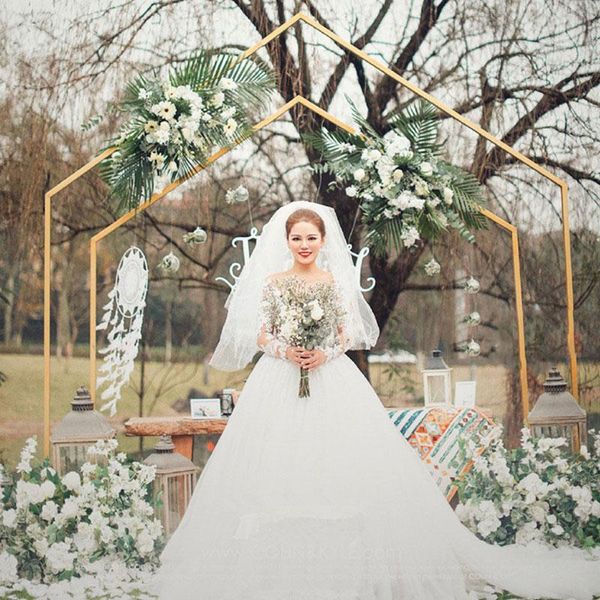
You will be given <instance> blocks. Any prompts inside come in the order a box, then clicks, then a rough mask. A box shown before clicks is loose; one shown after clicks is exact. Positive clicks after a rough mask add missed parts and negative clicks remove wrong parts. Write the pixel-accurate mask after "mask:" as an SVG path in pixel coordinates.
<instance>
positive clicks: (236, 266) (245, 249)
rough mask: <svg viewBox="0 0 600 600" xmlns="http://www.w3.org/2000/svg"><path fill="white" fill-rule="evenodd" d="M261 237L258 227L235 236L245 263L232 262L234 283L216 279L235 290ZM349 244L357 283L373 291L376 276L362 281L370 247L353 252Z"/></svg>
mask: <svg viewBox="0 0 600 600" xmlns="http://www.w3.org/2000/svg"><path fill="white" fill-rule="evenodd" d="M259 237H260V236H259V235H258V229H256V227H252V229H250V235H248V236H238V237H235V238H233V240H231V245H232V246H233V247H234V248H236V247H237V245H238V242H241V244H242V254H243V264H240V263H239V262H234V263H231V265H230V266H229V274H230V275H231V277H232V278H233V283H232V282H231V281H229V279H227V278H226V277H215V281H222V282H223V283H225V284H227V285H228V286H229V287H230V288H231V289H232V290H233V288H235V286H236V285H237V282H238V279H239V278H240V273H241V272H242V269H243V268H244V266H245V265H246V263H247V262H248V259H249V258H250V254H251V252H250V242H251V241H252V240H254V241H256V240H258V238H259ZM347 246H348V251H349V252H350V254H351V255H352V256H354V257H356V262H355V265H354V273H355V276H356V283H357V285H358V287H359V288H360V291H361V292H363V293H364V292H369V291H371V290H372V289H373V288H374V287H375V278H374V277H369V278H368V279H367V281H368V282H369V283H368V286H367V287H363V286H362V283H361V271H362V264H363V261H364V259H365V257H366V256H368V254H369V247H368V246H365V247H364V248H361V249H360V250H359V251H358V252H352V244H347ZM353 262H354V261H353Z"/></svg>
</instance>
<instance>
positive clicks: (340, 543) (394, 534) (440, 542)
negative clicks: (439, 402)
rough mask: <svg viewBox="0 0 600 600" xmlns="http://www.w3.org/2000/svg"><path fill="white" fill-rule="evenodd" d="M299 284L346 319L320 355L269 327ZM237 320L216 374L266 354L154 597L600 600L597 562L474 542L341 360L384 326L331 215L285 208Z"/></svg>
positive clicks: (239, 296) (369, 391) (233, 302)
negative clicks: (492, 590)
mask: <svg viewBox="0 0 600 600" xmlns="http://www.w3.org/2000/svg"><path fill="white" fill-rule="evenodd" d="M290 284H293V285H296V286H299V287H300V288H301V289H303V290H304V291H306V292H308V291H311V292H315V293H316V292H317V291H319V290H320V291H321V292H323V291H327V289H329V290H330V291H331V290H332V291H333V295H332V296H331V295H330V297H333V298H335V301H336V302H337V303H338V305H339V306H338V308H340V311H339V314H340V315H343V318H339V319H337V328H336V329H335V331H334V333H335V335H333V336H332V337H330V338H329V339H328V342H327V343H326V344H323V345H322V346H321V347H317V348H316V349H313V350H305V349H304V348H302V347H299V346H293V345H291V344H289V343H288V342H287V341H286V338H285V336H284V335H283V333H282V330H281V329H279V328H277V327H275V326H274V319H273V312H272V310H271V312H269V313H267V310H266V307H267V306H269V307H271V309H272V308H273V306H277V305H276V303H277V302H282V298H283V297H284V296H283V295H282V293H281V290H282V289H283V287H284V286H286V285H290ZM273 303H275V304H273ZM225 306H226V307H227V308H228V315H227V319H226V322H225V325H224V327H223V330H222V333H221V339H220V340H219V344H218V346H217V348H216V349H215V352H214V353H213V357H212V359H211V362H210V364H211V365H212V366H214V367H216V368H219V369H222V370H237V369H241V368H243V367H244V366H245V365H246V364H248V363H249V362H250V360H251V359H252V358H253V356H254V355H255V353H256V352H257V351H258V350H262V351H263V355H262V356H261V357H260V359H259V360H258V362H257V363H256V365H255V366H254V369H253V370H252V372H251V373H250V375H249V377H248V379H247V380H246V382H245V384H244V388H243V390H242V392H241V394H240V396H239V398H238V401H237V404H236V406H235V409H234V411H233V414H232V415H231V416H230V417H229V421H228V424H227V426H226V428H225V430H224V432H223V434H222V435H221V437H220V439H219V442H218V444H217V445H216V447H215V449H214V450H213V453H212V455H211V457H210V459H209V460H208V462H207V463H206V465H205V467H204V470H203V471H202V473H201V476H200V478H199V480H198V482H197V484H196V487H195V489H194V493H193V495H192V498H191V501H190V504H189V506H188V508H187V511H186V513H185V515H184V517H183V519H182V521H181V523H180V524H179V527H178V528H177V530H176V531H175V532H174V534H173V535H172V536H171V538H170V539H169V541H168V543H167V545H166V547H165V548H164V550H163V553H162V555H161V567H160V569H159V570H158V571H157V572H156V573H155V576H154V578H153V580H152V581H151V582H149V583H150V585H149V591H151V592H154V593H156V594H158V595H159V597H160V598H161V599H164V600H167V599H169V600H192V599H194V600H451V599H452V600H458V599H461V600H462V599H467V598H473V597H475V596H473V595H470V594H469V591H468V590H471V589H478V588H481V587H483V586H484V585H485V584H486V583H490V584H494V585H496V586H498V587H499V588H501V589H506V590H508V591H510V592H512V593H513V594H516V595H518V596H521V597H524V598H562V599H565V600H566V599H569V598H574V599H577V600H592V598H593V596H594V594H598V595H600V561H597V560H592V558H591V557H590V555H589V553H588V552H586V551H584V550H582V549H578V548H560V549H547V548H545V547H541V546H536V547H535V548H534V547H524V546H518V545H512V546H503V547H501V546H495V545H491V544H488V543H486V542H484V541H482V540H480V539H479V538H477V537H476V536H475V535H474V534H473V533H472V532H471V531H470V530H469V529H468V528H467V527H466V526H464V525H463V524H462V523H461V522H460V520H459V519H458V517H457V516H456V514H455V513H454V511H453V510H452V508H451V507H450V505H449V504H448V502H447V500H446V498H445V497H444V496H443V494H442V493H441V491H440V490H439V489H438V487H437V485H436V484H435V482H434V480H433V478H432V477H431V476H430V474H429V473H428V471H427V470H426V468H425V466H424V465H423V464H422V463H421V460H420V459H419V457H418V456H417V454H416V452H415V451H414V450H413V449H412V447H411V446H410V444H409V443H408V442H407V441H406V440H405V439H404V438H403V437H402V435H400V434H399V433H398V431H397V430H396V428H395V427H394V426H393V424H392V423H391V421H390V419H389V418H388V415H387V410H386V409H385V407H384V406H383V405H382V403H381V401H380V399H379V398H378V396H377V394H376V393H375V390H374V389H373V388H372V387H371V385H370V383H369V382H368V380H367V379H366V378H365V377H364V375H363V374H362V372H361V371H360V370H359V369H358V367H357V366H356V365H355V364H354V362H353V361H352V360H351V359H350V358H349V357H348V356H347V355H346V354H345V353H344V352H345V351H346V350H348V349H358V348H370V347H371V346H373V345H374V343H375V342H376V340H377V338H378V336H379V328H378V327H377V323H376V321H375V318H374V315H373V313H372V311H371V309H370V307H369V305H368V304H367V302H366V301H365V299H364V298H363V295H362V292H361V290H360V286H359V282H358V275H357V273H356V272H355V268H354V265H353V262H352V258H351V255H350V252H349V250H348V247H347V245H346V240H345V239H344V236H343V233H342V230H341V227H340V225H339V222H338V221H337V218H336V215H335V212H334V211H333V209H331V208H328V207H325V206H322V205H318V204H315V203H311V202H305V201H299V202H292V203H290V204H288V205H286V206H284V207H282V208H280V209H279V210H277V211H276V212H275V214H274V215H273V217H272V218H271V220H270V221H269V223H267V225H265V227H264V229H263V232H262V234H261V236H260V238H259V239H258V241H257V245H256V248H255V250H254V252H253V253H252V255H251V256H250V259H249V260H248V262H247V263H246V265H245V267H244V269H243V271H242V273H241V274H240V277H239V279H238V281H237V283H236V286H235V287H234V289H233V290H232V292H231V293H230V295H229V297H228V298H227V301H226V304H225ZM280 308H281V312H282V314H283V313H284V312H285V308H286V307H285V306H283V305H282V306H281V307H280ZM336 314H337V313H336ZM301 367H304V368H306V369H308V382H309V388H310V394H309V395H308V396H306V397H304V396H301V395H299V383H300V368H301Z"/></svg>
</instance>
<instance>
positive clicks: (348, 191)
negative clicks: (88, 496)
mask: <svg viewBox="0 0 600 600" xmlns="http://www.w3.org/2000/svg"><path fill="white" fill-rule="evenodd" d="M356 194H357V189H356V188H355V187H354V186H353V185H350V186H348V187H347V188H346V195H347V196H350V198H354V197H355V196H356Z"/></svg>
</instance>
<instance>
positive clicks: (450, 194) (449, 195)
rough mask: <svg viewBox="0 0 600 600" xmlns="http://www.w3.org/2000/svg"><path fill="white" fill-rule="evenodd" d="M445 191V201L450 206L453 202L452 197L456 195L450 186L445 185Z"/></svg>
mask: <svg viewBox="0 0 600 600" xmlns="http://www.w3.org/2000/svg"><path fill="white" fill-rule="evenodd" d="M443 193H444V202H445V203H446V204H447V205H448V206H450V205H451V204H452V198H453V197H454V192H453V191H452V190H451V189H450V188H448V187H445V188H444V192H443Z"/></svg>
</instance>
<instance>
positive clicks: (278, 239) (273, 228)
mask: <svg viewBox="0 0 600 600" xmlns="http://www.w3.org/2000/svg"><path fill="white" fill-rule="evenodd" d="M300 208H309V209H311V210H313V211H314V212H316V213H317V214H318V215H319V216H320V217H321V218H322V219H323V222H324V223H325V243H324V244H323V246H322V247H321V250H320V252H319V255H318V256H317V259H316V260H317V265H318V266H319V267H320V268H321V269H324V270H326V271H329V272H330V273H331V274H332V275H333V277H334V279H335V282H336V285H337V286H338V290H339V292H340V295H341V297H342V301H343V304H344V308H345V310H346V334H347V336H348V339H349V341H350V346H349V347H348V349H349V350H361V349H368V348H371V347H372V346H373V345H374V344H375V342H376V341H377V338H378V337H379V326H378V325H377V321H376V319H375V315H374V314H373V311H372V310H371V307H370V306H369V304H368V303H367V301H366V300H365V298H364V297H363V293H362V291H361V290H360V287H359V279H358V277H357V274H356V271H355V266H354V262H353V260H352V255H351V253H350V250H349V248H348V244H347V242H346V239H345V237H344V233H343V231H342V228H341V226H340V223H339V221H338V218H337V216H336V214H335V211H334V209H333V208H331V207H329V206H324V205H322V204H317V203H315V202H309V201H306V200H298V201H295V202H290V203H289V204H286V205H284V206H282V207H280V208H279V209H277V210H276V211H275V213H274V214H273V216H272V217H271V218H270V220H269V221H268V222H267V223H266V224H265V226H264V227H263V230H262V233H261V235H260V236H259V238H258V240H257V242H256V247H255V248H254V251H253V252H252V254H251V255H250V258H249V260H248V262H247V263H246V264H245V266H244V268H243V269H242V272H241V274H240V277H239V279H238V281H237V284H236V285H235V287H234V288H233V289H232V290H231V292H230V293H229V296H228V297H227V300H226V301H225V308H227V317H226V319H225V324H224V325H223V329H222V331H221V337H220V339H219V343H218V344H217V347H216V348H215V350H214V352H213V355H212V357H211V359H210V361H209V365H210V366H212V367H215V368H216V369H220V370H222V371H236V370H238V369H242V368H244V367H245V366H246V365H247V364H248V363H249V362H250V361H251V360H252V358H253V357H254V355H255V354H256V352H258V350H259V348H258V346H257V336H258V333H259V331H260V325H261V324H260V322H259V321H260V314H259V304H260V301H261V297H262V290H263V286H264V284H265V281H266V278H267V276H268V275H270V274H271V273H277V272H280V271H285V270H287V269H289V268H290V267H291V266H292V263H293V259H292V255H291V252H290V250H289V247H288V245H287V236H286V230H285V223H286V220H287V218H288V217H289V216H290V215H291V214H292V213H293V212H294V211H295V210H298V209H300Z"/></svg>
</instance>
